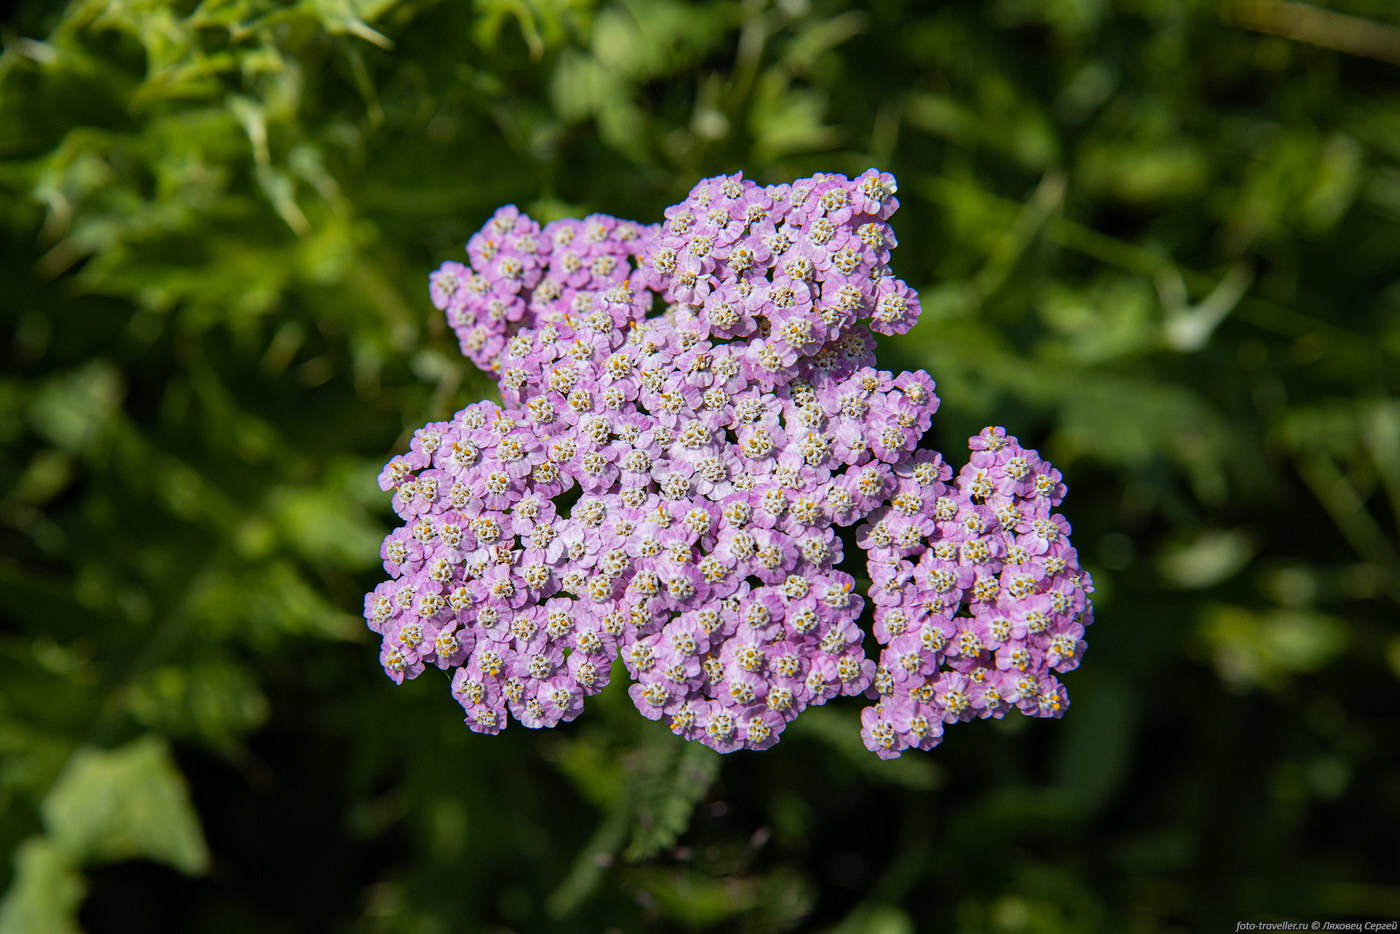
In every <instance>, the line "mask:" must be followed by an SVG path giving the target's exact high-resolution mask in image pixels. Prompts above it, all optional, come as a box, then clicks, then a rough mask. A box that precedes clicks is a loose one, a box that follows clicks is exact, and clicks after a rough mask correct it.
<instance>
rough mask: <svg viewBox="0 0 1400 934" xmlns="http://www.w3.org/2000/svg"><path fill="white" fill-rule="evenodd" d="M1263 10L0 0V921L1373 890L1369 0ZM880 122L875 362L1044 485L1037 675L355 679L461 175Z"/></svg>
mask: <svg viewBox="0 0 1400 934" xmlns="http://www.w3.org/2000/svg"><path fill="white" fill-rule="evenodd" d="M1296 6H1297V5H1294V6H1292V7H1290V6H1288V5H1287V4H1283V3H1280V2H1279V0H1265V2H1257V0H1256V2H1252V3H1249V4H1244V5H1241V4H1229V3H1227V4H1225V5H1223V6H1222V5H1219V4H1216V3H1213V2H1206V0H987V2H978V3H964V4H957V3H920V2H914V0H907V2H903V0H873V2H870V3H865V4H842V3H839V2H836V0H721V2H710V3H699V2H682V0H474V2H466V0H438V2H434V0H299V2H293V3H283V2H274V0H202V2H194V0H181V2H163V0H74V2H71V3H69V4H68V5H67V6H66V7H59V6H56V5H54V4H50V3H46V2H43V0H27V2H20V3H19V4H18V7H17V9H15V10H13V11H11V12H10V14H9V20H8V23H6V24H5V25H3V26H0V30H3V41H4V47H3V48H4V50H3V53H0V237H3V241H2V242H3V251H0V361H3V363H0V614H2V615H3V619H4V627H3V630H0V672H2V673H0V857H2V856H3V855H4V854H6V853H13V857H12V858H11V859H3V860H0V892H6V894H5V895H4V896H3V901H0V932H3V934H48V932H68V931H72V930H74V929H76V928H83V929H87V930H91V931H94V932H108V931H113V932H116V931H133V932H134V931H195V932H219V931H243V930H257V931H266V932H284V931H285V932H301V931H337V932H340V931H344V932H357V934H358V932H364V934H369V932H421V934H433V932H449V931H465V932H477V931H521V932H524V931H548V930H563V931H610V930H616V931H637V930H669V929H675V930H685V931H700V930H723V931H728V930H739V931H755V932H759V931H786V930H809V929H810V930H823V931H829V932H840V934H903V932H912V931H935V930H959V931H966V932H1004V934H1012V932H1026V934H1041V932H1046V934H1049V932H1081V931H1083V932H1088V931H1101V930H1102V931H1109V930H1111V931H1127V932H1155V931H1191V932H1199V931H1233V930H1234V924H1235V922H1236V921H1248V920H1252V921H1268V920H1280V919H1286V920H1305V921H1306V920H1312V919H1315V918H1322V919H1326V918H1355V917H1389V918H1395V917H1400V885H1397V878H1400V872H1397V870H1400V862H1398V861H1397V857H1396V853H1397V849H1396V830H1397V827H1398V826H1400V769H1397V764H1398V761H1397V753H1396V749H1397V748H1400V723H1398V722H1397V718H1396V716H1395V710H1396V697H1397V688H1398V687H1400V684H1397V678H1400V628H1397V626H1396V620H1397V616H1398V615H1400V614H1397V604H1400V552H1397V547H1396V541H1397V518H1398V517H1400V400H1397V394H1396V389H1397V376H1398V375H1400V90H1397V88H1400V83H1397V77H1400V71H1397V67H1396V65H1395V64H1388V63H1386V62H1384V61H1380V60H1375V59H1384V58H1386V57H1387V56H1389V57H1390V58H1391V59H1392V60H1397V59H1400V31H1397V28H1400V11H1397V9H1396V7H1395V6H1394V5H1393V3H1391V2H1388V0H1329V3H1328V5H1327V6H1326V7H1315V8H1308V9H1312V10H1316V11H1321V14H1320V15H1321V16H1322V18H1321V19H1318V18H1316V17H1313V18H1308V17H1307V16H1302V17H1295V18H1294V19H1291V20H1289V19H1288V18H1287V17H1284V19H1277V18H1276V19H1275V20H1268V14H1270V12H1271V11H1272V12H1273V13H1275V14H1278V13H1279V12H1280V11H1284V12H1289V11H1293V12H1296ZM1345 17H1353V18H1345ZM1266 21H1269V22H1276V23H1277V22H1291V23H1293V24H1294V25H1293V27H1289V28H1292V29H1294V34H1292V36H1291V37H1290V38H1284V37H1280V36H1274V35H1268V34H1266V32H1265V31H1264V30H1263V27H1260V26H1259V24H1260V23H1262V22H1266ZM1319 23H1320V24H1322V26H1319ZM1338 23H1340V24H1342V25H1343V26H1345V27H1346V28H1347V29H1350V30H1352V31H1351V32H1349V33H1348V32H1346V30H1345V29H1344V30H1342V32H1340V33H1339V32H1337V31H1336V30H1332V31H1330V32H1329V31H1328V29H1326V28H1323V27H1325V26H1327V25H1328V24H1330V25H1332V26H1336V25H1337V24H1338ZM1249 25H1253V26H1255V27H1256V28H1245V27H1246V26H1249ZM1285 31H1287V30H1285ZM1338 35H1341V36H1342V37H1343V39H1345V37H1346V36H1347V35H1351V36H1353V37H1357V36H1360V37H1361V39H1362V40H1364V41H1360V43H1359V44H1358V43H1356V42H1353V43H1352V48H1353V50H1357V49H1359V50H1360V51H1363V52H1366V53H1367V54H1368V55H1370V56H1372V58H1367V57H1365V56H1363V55H1355V54H1349V53H1348V52H1347V51H1334V50H1332V49H1329V48H1323V47H1321V46H1325V45H1329V44H1337V42H1338V40H1337V39H1336V37H1337V36H1338ZM1329 37H1331V38H1329ZM1342 44H1343V45H1344V46H1345V45H1346V43H1345V42H1343V43H1342ZM870 165H876V166H880V167H882V168H885V169H888V170H891V171H893V172H894V173H895V174H896V175H897V176H898V178H899V180H900V185H901V190H900V199H901V201H902V203H903V207H902V208H901V210H900V212H899V214H898V215H897V216H896V218H895V226H896V230H897V231H898V233H899V236H900V238H901V249H899V250H898V251H897V254H896V256H895V265H896V268H897V271H898V272H899V274H900V275H901V276H903V277H904V278H906V279H908V280H909V281H910V282H911V284H914V285H916V286H918V287H919V288H920V289H921V291H922V294H923V296H924V307H925V314H924V318H923V320H922V321H921V322H920V324H919V326H918V328H917V330H916V331H915V332H914V333H912V334H911V335H909V336H907V337H906V338H903V339H900V340H891V341H887V342H886V344H887V346H886V347H885V348H884V350H883V351H882V352H883V353H884V354H885V357H884V359H885V362H886V364H887V365H889V366H892V367H896V368H901V367H925V368H927V369H928V370H929V371H930V372H931V373H933V374H934V376H935V378H936V379H937V380H938V382H939V389H940V392H941V393H942V394H943V396H944V403H943V409H942V411H941V412H940V414H939V416H938V418H939V422H938V424H937V427H936V431H937V432H938V436H939V439H940V442H941V446H942V447H943V449H944V450H945V451H947V452H948V453H949V454H950V456H952V457H953V459H954V460H956V459H957V454H956V452H957V449H958V447H959V445H960V444H961V439H963V438H965V437H966V436H967V435H968V434H970V433H973V432H975V431H976V430H977V429H978V428H980V427H981V426H982V425H984V424H1005V425H1007V426H1008V427H1009V429H1010V430H1011V431H1012V432H1013V433H1015V434H1018V435H1019V436H1020V437H1021V438H1022V439H1023V440H1025V441H1027V442H1028V443H1033V444H1036V445H1039V446H1041V448H1042V450H1043V452H1044V453H1046V454H1047V455H1048V456H1049V457H1051V458H1052V459H1053V460H1054V461H1055V462H1056V464H1057V466H1059V467H1060V468H1061V469H1062V470H1063V471H1064V473H1065V475H1066V479H1067V480H1068V482H1069V484H1070V498H1069V500H1068V502H1067V504H1066V511H1067V514H1068V516H1069V517H1070V518H1071V520H1072V521H1073V522H1074V525H1075V540H1076V542H1077V544H1078V545H1079V548H1080V550H1081V553H1082V555H1083V558H1084V560H1085V562H1086V563H1087V564H1088V566H1089V567H1090V568H1091V569H1092V571H1093V572H1094V576H1095V578H1096V581H1097V582H1098V583H1099V585H1100V593H1099V599H1098V601H1097V604H1098V611H1099V612H1098V619H1099V622H1098V625H1097V626H1096V627H1095V629H1094V630H1093V631H1092V632H1091V633H1090V651H1089V653H1088V657H1087V659H1086V664H1085V665H1084V667H1082V668H1081V669H1080V670H1078V671H1076V672H1075V673H1074V674H1073V675H1072V676H1070V677H1069V678H1068V679H1067V683H1068V685H1069V688H1070V693H1071V696H1072V699H1073V702H1074V707H1073V709H1072V710H1071V711H1070V713H1069V714H1068V716H1067V717H1066V718H1065V719H1064V720H1062V721H1058V722H1035V723H1030V722H1023V721H1021V720H1020V719H1019V718H1018V719H1017V720H1015V721H1006V722H1004V723H979V724H973V725H970V726H966V727H962V728H959V729H956V730H953V731H951V732H950V735H949V738H948V739H947V741H946V742H945V743H944V745H943V746H941V747H940V748H939V749H937V750H936V751H935V752H933V753H932V754H929V755H923V756H917V755H909V756H906V757H905V758H904V759H901V760H898V761H895V762H890V763H880V762H879V761H878V760H876V759H875V758H874V757H873V756H870V755H869V754H868V753H866V752H865V751H864V749H863V748H862V747H861V744H860V740H859V738H858V736H857V734H856V725H855V724H856V714H857V710H858V707H859V705H858V704H841V705H833V706H832V707H831V708H821V709H815V710H812V711H810V712H808V713H807V714H805V715H804V716H803V717H802V718H801V719H800V720H799V721H798V723H797V724H796V725H795V726H794V727H793V728H792V729H791V730H790V731H789V733H788V734H787V736H786V737H785V739H784V741H783V743H782V744H781V745H780V746H778V747H777V748H776V749H775V750H773V751H771V752H767V753H763V754H757V755H749V754H739V755H734V756H731V757H727V758H723V759H721V758H720V757H718V756H715V755H713V754H711V753H709V752H708V751H707V750H704V749H700V748H690V747H685V748H682V746H683V744H680V743H679V741H677V740H675V739H674V738H673V737H671V736H670V734H669V733H667V732H666V731H664V730H663V729H661V728H660V727H659V726H658V725H656V724H653V723H649V722H646V721H643V720H642V719H641V718H640V717H638V716H637V715H636V714H635V713H634V712H632V711H631V709H630V702H629V701H628V700H627V698H626V697H625V696H624V695H623V694H622V693H621V692H619V691H611V692H609V693H608V694H606V695H604V696H603V697H601V698H599V699H598V700H597V702H596V703H594V704H593V705H591V706H590V709H589V710H588V712H586V713H585V715H584V716H583V717H582V718H581V719H580V720H579V721H577V722H576V723H574V724H573V725H571V726H568V727H566V728H563V729H559V730H556V731H551V732H549V733H533V732H530V731H526V730H523V729H514V730H510V731H509V732H508V733H507V734H506V735H503V736H501V737H498V738H483V737H478V736H475V735H473V734H471V733H470V732H468V731H467V730H466V729H465V728H464V727H463V726H462V725H461V723H460V712H459V711H458V709H457V707H456V704H455V702H454V701H453V700H452V699H451V697H450V696H449V694H448V692H447V690H446V686H445V684H444V683H443V682H442V681H441V680H440V679H434V678H432V677H425V678H423V679H420V680H419V681H416V682H412V683H410V684H408V685H406V686H404V687H402V688H395V687H394V686H393V685H392V684H391V683H390V682H388V681H387V680H385V679H384V678H383V677H382V675H380V674H379V673H378V667H377V664H376V653H375V649H374V646H373V645H372V643H371V638H370V636H369V634H368V633H367V632H366V631H365V629H364V627H363V624H362V622H361V621H360V619H359V612H360V605H361V595H362V593H363V592H364V591H365V590H366V589H367V588H368V587H370V586H372V585H373V584H374V583H375V582H376V581H377V580H378V576H377V575H378V571H377V570H376V565H377V551H378V543H379V539H380V537H381V536H382V535H383V534H384V533H385V532H387V531H388V530H389V528H391V516H390V513H389V510H388V502H387V497H384V496H383V495H381V494H380V493H379V491H378V489H377V488H376V486H375V483H374V477H375V475H376V473H377V471H378V469H379V467H380V466H381V465H382V464H383V462H384V461H385V460H386V459H387V458H388V457H389V456H390V455H391V454H393V453H394V452H396V451H398V450H399V449H401V448H403V447H404V446H405V445H406V442H407V438H408V435H409V433H410V432H411V430H412V429H413V428H415V427H417V426H419V425H421V424H423V423H424V422H427V421H429V420H432V419H440V418H445V417H448V416H449V415H450V414H451V412H452V411H454V410H455V409H457V408H460V407H461V406H462V405H464V404H465V403H466V402H468V401H470V400H472V399H475V398H479V397H481V396H482V395H484V394H485V393H486V392H487V391H488V388H489V387H488V384H487V383H486V382H485V381H483V379H482V378H481V377H480V376H479V375H478V374H476V373H475V372H474V371H473V370H472V369H471V367H470V366H469V365H468V364H466V363H465V361H463V360H462V359H461V358H460V356H459V355H458V354H457V352H456V349H455V344H454V341H453V340H452V339H451V336H450V335H449V334H448V333H447V332H446V329H445V326H444V323H443V322H442V321H441V320H439V317H438V316H437V315H436V314H435V313H434V312H433V311H432V309H431V307H430V305H429V304H428V301H427V289H426V277H427V274H428V272H429V271H430V270H431V269H433V268H435V267H436V265H437V264H438V263H440V262H441V261H442V260H444V259H448V258H457V257H460V256H461V247H462V244H463V243H464V241H465V239H466V238H467V236H468V235H469V234H470V233H472V232H473V231H474V230H475V229H476V228H477V227H478V226H479V225H480V224H481V223H482V222H483V221H484V220H485V218H486V217H487V216H488V215H489V213H490V212H491V211H492V210H493V209H494V208H495V207H496V206H498V205H500V204H503V203H506V202H516V203H518V204H520V205H521V206H522V207H525V208H527V209H528V210H529V211H530V212H531V213H533V214H535V215H536V216H537V217H542V218H546V219H547V218H552V217H556V216H564V215H580V214H581V213H587V212H592V211H604V212H607V213H612V214H617V215H620V216H630V217H634V218H637V219H641V220H650V219H652V218H655V217H658V216H659V212H660V210H661V209H662V208H663V207H664V206H666V205H668V204H671V203H673V202H674V201H676V200H677V199H678V198H679V197H681V196H683V195H684V193H685V192H686V191H687V190H688V188H689V187H690V185H691V184H692V183H693V182H694V181H695V180H697V179H698V178H700V177H701V176H702V175H706V174H714V173H717V172H722V171H724V172H728V171H735V170H738V169H743V170H744V171H745V172H746V174H748V175H749V176H751V177H755V178H757V179H759V180H761V181H778V180H783V179H789V178H792V177H795V176H798V175H802V174H808V173H810V172H813V171H820V170H833V171H845V172H849V173H855V172H859V171H861V170H863V169H864V168H866V167H867V166H870Z"/></svg>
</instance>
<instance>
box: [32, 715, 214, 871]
mask: <svg viewBox="0 0 1400 934" xmlns="http://www.w3.org/2000/svg"><path fill="white" fill-rule="evenodd" d="M42 809H43V814H44V821H45V823H46V824H47V825H48V829H49V836H50V837H51V838H52V840H53V842H54V845H55V846H56V847H57V848H58V849H59V850H60V851H62V853H64V854H65V855H66V856H68V857H70V858H72V859H74V860H77V861H84V860H123V859H149V860H154V861H155V862H160V863H165V864H166V865H168V866H172V867H174V868H175V869H178V870H180V871H181V872H183V873H186V874H187V875H199V874H202V873H204V872H207V871H208V869H209V851H208V848H207V847H206V846H205V843H204V834H203V832H202V831H201V830H200V827H199V819H198V817H197V816H196V814H195V811H194V806H193V805H192V804H191V803H190V797H189V791H188V789H187V788H186V786H185V779H184V776H182V775H181V774H180V772H179V770H178V769H177V768H176V766H175V763H174V761H173V760H172V759H171V756H170V750H169V748H168V747H167V746H166V743H165V741H164V740H163V739H160V738H159V737H156V736H149V735H148V736H145V737H142V738H141V739H138V740H135V741H134V742H132V743H129V744H127V745H126V746H122V747H120V748H118V749H111V750H105V749H93V748H86V749H80V750H79V751H78V752H77V753H75V754H74V756H73V759H72V761H71V762H70V763H69V764H68V767H67V769H65V770H64V772H63V774H62V775H61V776H59V779H58V783H57V784H56V785H55V786H54V789H53V790H52V791H51V792H49V795H48V797H47V798H45V799H44V803H43V806H42Z"/></svg>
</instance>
